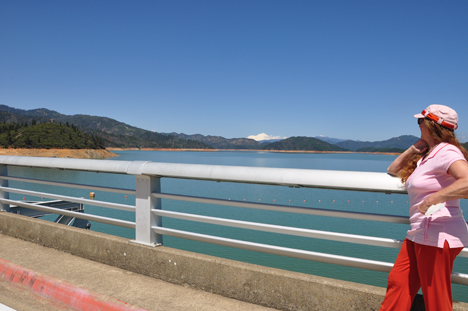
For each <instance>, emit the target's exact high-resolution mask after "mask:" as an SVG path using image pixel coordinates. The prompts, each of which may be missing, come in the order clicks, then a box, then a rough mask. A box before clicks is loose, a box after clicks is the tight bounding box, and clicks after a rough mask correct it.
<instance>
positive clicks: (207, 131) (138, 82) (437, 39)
mask: <svg viewBox="0 0 468 311" xmlns="http://www.w3.org/2000/svg"><path fill="white" fill-rule="evenodd" d="M0 104H4V105H8V106H12V107H15V108H21V109H34V108H48V109H51V110H55V111H58V112H61V113H64V114H89V115H97V116H106V117H110V118H113V119H116V120H119V121H122V122H125V123H128V124H131V125H134V126H137V127H140V128H144V129H147V130H154V131H157V132H178V133H181V132H182V133H186V134H196V133H200V134H203V135H220V136H224V137H226V138H234V137H247V136H249V135H256V134H259V133H267V134H268V135H275V136H282V137H290V136H317V135H324V136H329V137H335V138H348V139H354V140H367V141H377V140H385V139H389V138H391V137H396V136H399V135H405V134H412V135H419V128H418V126H417V124H416V121H415V120H414V118H413V115H414V114H416V113H419V112H421V110H423V109H424V108H425V107H427V106H428V105H429V104H445V105H448V106H451V107H452V108H454V109H455V110H457V112H458V113H459V116H460V119H461V122H460V127H459V130H458V131H457V132H459V133H460V134H462V135H467V133H468V1H466V0H458V1H457V0H453V1H407V0H405V1H375V0H372V1H345V0H343V1H334V0H330V1H298V0H295V1H275V0H266V1H260V0H247V1H242V0H232V1H227V0H226V1H224V0H223V1H219V0H214V1H199V0H197V1H195V0H194V1H177V0H176V1H156V0H152V1H143V0H140V1H117V0H111V1H102V0H100V1H86V0H80V1H69V0H57V1H21V0H1V1H0ZM467 139H468V138H467ZM462 140H466V139H462Z"/></svg>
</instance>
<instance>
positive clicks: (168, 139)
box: [0, 105, 212, 149]
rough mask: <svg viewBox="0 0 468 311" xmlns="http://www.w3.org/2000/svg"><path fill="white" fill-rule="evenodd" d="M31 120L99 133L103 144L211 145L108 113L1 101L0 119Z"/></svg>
mask: <svg viewBox="0 0 468 311" xmlns="http://www.w3.org/2000/svg"><path fill="white" fill-rule="evenodd" d="M32 120H36V121H37V122H41V123H43V122H54V123H59V122H61V123H63V124H65V123H67V122H68V123H69V124H74V125H75V126H76V127H77V128H79V129H80V131H82V132H84V133H87V134H88V135H91V136H94V137H100V138H101V140H102V143H103V145H104V146H105V147H117V148H176V149H212V147H210V146H208V145H207V144H204V143H203V142H199V141H194V140H188V139H182V138H178V137H174V136H168V135H163V134H159V133H155V132H152V131H147V130H143V129H140V128H137V127H134V126H131V125H128V124H125V123H122V122H119V121H117V120H114V119H111V118H107V117H98V116H89V115H72V116H69V115H65V114H61V113H58V112H56V111H52V110H48V109H44V108H40V109H32V110H22V109H16V108H12V107H8V106H5V105H0V122H20V123H24V122H28V123H31V122H32Z"/></svg>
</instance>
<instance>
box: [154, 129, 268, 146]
mask: <svg viewBox="0 0 468 311" xmlns="http://www.w3.org/2000/svg"><path fill="white" fill-rule="evenodd" d="M161 134H164V135H167V136H174V137H178V138H182V139H190V140H194V141H199V142H202V143H204V144H207V145H208V146H210V147H212V148H215V149H261V146H262V144H261V143H260V142H257V141H256V140H253V139H250V138H229V139H228V138H224V137H221V136H210V135H208V136H204V135H201V134H194V135H187V134H183V133H180V134H179V133H161Z"/></svg>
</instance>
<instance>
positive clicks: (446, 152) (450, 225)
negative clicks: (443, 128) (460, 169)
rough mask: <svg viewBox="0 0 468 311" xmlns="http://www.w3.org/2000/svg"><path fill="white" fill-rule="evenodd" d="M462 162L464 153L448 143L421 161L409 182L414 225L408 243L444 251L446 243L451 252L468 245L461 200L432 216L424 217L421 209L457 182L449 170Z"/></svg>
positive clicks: (467, 233) (407, 185) (447, 205)
mask: <svg viewBox="0 0 468 311" xmlns="http://www.w3.org/2000/svg"><path fill="white" fill-rule="evenodd" d="M460 160H462V161H466V160H465V157H464V156H463V154H462V153H461V151H460V150H459V149H458V148H457V147H455V146H454V145H451V144H448V143H440V144H439V145H438V146H436V147H435V148H434V150H432V152H431V153H430V154H429V155H428V156H427V157H426V158H425V159H424V160H419V162H418V164H417V167H416V169H415V170H414V172H413V173H412V174H411V176H410V177H409V178H408V180H407V182H406V189H407V190H408V196H409V203H410V210H409V212H410V222H411V229H410V230H408V233H407V236H406V238H407V239H409V240H411V241H413V242H415V243H419V244H424V245H429V246H435V247H440V248H443V247H444V242H445V241H446V240H447V242H448V243H449V245H450V247H451V248H457V247H464V246H466V245H468V226H467V224H466V221H465V219H464V218H463V211H462V210H461V208H460V200H452V201H447V202H445V207H444V208H442V209H441V210H439V211H437V212H435V213H434V214H432V215H430V216H425V215H423V214H421V213H420V212H419V211H418V207H417V206H418V205H419V204H420V203H421V202H422V201H424V199H425V198H426V197H428V196H429V195H431V194H433V193H435V192H437V191H439V190H441V189H443V188H445V187H447V186H449V185H451V184H452V183H453V182H455V178H453V177H452V176H450V174H449V173H448V170H449V168H450V165H452V164H453V163H454V162H455V161H460Z"/></svg>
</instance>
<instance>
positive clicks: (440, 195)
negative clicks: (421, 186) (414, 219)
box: [418, 160, 468, 214]
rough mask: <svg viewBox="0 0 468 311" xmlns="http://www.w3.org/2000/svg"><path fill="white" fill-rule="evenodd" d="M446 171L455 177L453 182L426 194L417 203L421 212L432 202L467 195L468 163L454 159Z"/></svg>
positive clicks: (440, 201)
mask: <svg viewBox="0 0 468 311" xmlns="http://www.w3.org/2000/svg"><path fill="white" fill-rule="evenodd" d="M448 173H449V174H450V175H451V176H452V177H453V178H455V179H456V180H455V182H454V183H453V184H451V185H450V186H448V187H446V188H444V189H441V190H439V191H437V192H436V193H434V194H432V195H430V196H428V197H427V198H426V199H425V200H424V201H423V202H422V203H421V204H419V205H418V210H419V212H421V214H425V213H426V211H427V210H428V208H429V207H431V206H432V205H434V204H437V203H443V202H447V201H450V200H457V199H463V198H467V197H468V163H467V162H466V161H463V160H458V161H455V162H453V163H452V165H450V167H449V170H448Z"/></svg>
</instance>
